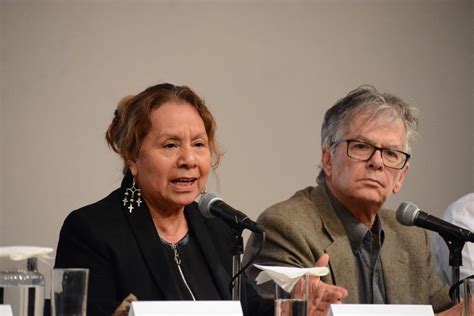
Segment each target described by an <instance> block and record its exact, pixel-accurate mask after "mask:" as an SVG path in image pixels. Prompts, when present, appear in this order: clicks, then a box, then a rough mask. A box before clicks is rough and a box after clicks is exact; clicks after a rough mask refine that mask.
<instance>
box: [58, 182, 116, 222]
mask: <svg viewBox="0 0 474 316" xmlns="http://www.w3.org/2000/svg"><path fill="white" fill-rule="evenodd" d="M119 191H120V189H117V190H115V191H113V192H111V193H110V194H109V195H108V196H106V197H104V198H103V199H101V200H99V201H97V202H94V203H91V204H88V205H85V206H82V207H80V208H78V209H76V210H73V211H71V212H70V213H69V214H68V215H67V217H66V220H65V223H66V222H69V221H79V220H83V221H84V220H86V221H91V222H97V221H101V220H107V221H110V220H111V219H112V218H114V217H116V216H119V215H120V213H121V212H120V211H121V201H120V192H119Z"/></svg>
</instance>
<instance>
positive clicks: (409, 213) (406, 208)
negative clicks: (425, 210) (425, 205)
mask: <svg viewBox="0 0 474 316" xmlns="http://www.w3.org/2000/svg"><path fill="white" fill-rule="evenodd" d="M419 211H420V209H419V208H418V206H416V204H415V203H413V202H403V203H402V204H400V206H399V207H398V209H397V221H398V222H399V223H400V224H402V225H405V226H412V225H413V224H414V223H415V218H416V216H417V215H418V212H419Z"/></svg>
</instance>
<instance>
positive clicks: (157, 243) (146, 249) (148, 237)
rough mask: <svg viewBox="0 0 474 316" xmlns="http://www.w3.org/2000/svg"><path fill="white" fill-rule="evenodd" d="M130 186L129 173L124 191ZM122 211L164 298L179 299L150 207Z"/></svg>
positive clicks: (124, 207)
mask: <svg viewBox="0 0 474 316" xmlns="http://www.w3.org/2000/svg"><path fill="white" fill-rule="evenodd" d="M130 177H131V175H130ZM130 186H131V179H129V177H128V175H127V176H126V177H125V178H124V180H123V182H122V192H125V187H130ZM122 211H123V212H124V213H125V216H126V217H127V219H128V221H129V223H130V227H131V230H132V232H133V234H134V235H135V239H136V242H137V243H138V246H139V248H140V251H141V253H142V255H143V260H144V261H145V263H146V265H147V267H148V270H149V272H150V274H151V276H152V277H153V280H154V281H155V284H156V286H157V288H158V289H159V290H160V291H161V293H162V294H163V299H165V300H177V299H178V298H179V296H178V288H177V280H176V279H175V277H174V274H173V273H171V272H170V271H172V269H171V267H170V265H169V264H168V261H167V260H164V256H165V252H164V249H163V244H162V242H161V240H160V236H159V235H158V233H157V231H156V228H155V225H154V224H153V219H152V218H151V214H150V211H149V209H148V207H147V206H146V204H145V203H143V204H142V205H141V206H140V207H138V208H137V207H135V209H134V210H133V211H132V212H131V213H130V212H129V209H128V208H127V207H126V206H123V207H122Z"/></svg>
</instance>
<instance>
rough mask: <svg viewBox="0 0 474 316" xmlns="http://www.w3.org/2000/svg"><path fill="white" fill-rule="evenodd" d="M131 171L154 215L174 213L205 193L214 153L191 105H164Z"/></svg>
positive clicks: (156, 113) (153, 116) (153, 118)
mask: <svg viewBox="0 0 474 316" xmlns="http://www.w3.org/2000/svg"><path fill="white" fill-rule="evenodd" d="M150 119H151V123H152V126H151V129H150V132H149V133H148V134H147V135H146V136H145V138H144V139H143V143H142V146H141V148H140V151H139V153H138V157H137V158H136V160H135V161H130V162H129V165H130V169H131V171H132V174H133V175H134V176H135V178H136V181H137V184H138V188H140V189H141V193H142V196H143V198H144V199H145V201H146V202H147V205H148V206H149V207H150V209H151V210H152V211H158V212H160V213H163V212H164V213H168V212H174V211H178V210H180V209H182V208H183V207H184V206H185V205H188V204H190V203H192V202H193V201H194V200H195V199H196V197H197V196H198V195H199V194H200V193H201V192H202V191H203V190H204V188H205V186H206V182H207V177H208V174H209V170H210V169H211V152H210V149H209V140H208V138H207V133H206V129H205V127H204V122H203V120H202V118H201V117H200V116H199V113H198V112H197V110H196V109H195V108H194V107H192V106H191V105H190V104H189V103H187V102H184V101H182V102H179V101H178V102H176V101H170V102H166V103H163V104H162V105H161V106H160V107H158V108H157V109H155V110H153V112H152V113H151V117H150Z"/></svg>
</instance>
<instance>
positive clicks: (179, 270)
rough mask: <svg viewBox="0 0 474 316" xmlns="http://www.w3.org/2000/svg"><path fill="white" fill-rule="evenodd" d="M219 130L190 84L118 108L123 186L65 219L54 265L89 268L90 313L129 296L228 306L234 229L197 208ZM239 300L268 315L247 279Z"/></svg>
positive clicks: (111, 134)
mask: <svg viewBox="0 0 474 316" xmlns="http://www.w3.org/2000/svg"><path fill="white" fill-rule="evenodd" d="M215 129H216V126H215V122H214V118H213V116H212V115H211V113H210V112H209V110H208V109H207V107H206V106H205V104H204V102H203V101H202V100H201V99H200V98H199V97H198V96H197V95H196V94H195V93H194V92H193V91H192V90H191V89H189V88H188V87H186V86H174V85H172V84H167V83H165V84H159V85H156V86H153V87H150V88H148V89H146V90H145V91H143V92H141V93H139V94H138V95H136V96H132V97H127V98H125V99H123V100H122V101H121V102H120V103H119V105H118V107H117V110H116V111H115V117H114V119H113V121H112V123H111V124H110V126H109V129H108V131H107V134H106V138H107V142H108V144H109V146H110V147H111V148H112V149H113V150H114V151H116V152H117V153H118V154H119V155H120V156H121V157H122V159H123V161H124V170H123V172H124V175H125V176H124V178H123V181H122V184H121V186H120V188H118V189H117V190H115V191H113V192H112V193H111V194H110V195H109V196H107V197H106V198H104V199H102V200H100V201H99V202H96V203H94V204H91V205H88V206H85V207H83V208H81V209H78V210H76V211H73V212H72V213H71V214H69V216H68V217H67V218H66V220H65V222H64V225H63V227H62V229H61V233H60V238H59V244H58V249H57V256H56V263H55V267H57V268H63V267H85V268H89V269H90V283H89V295H88V314H89V315H104V314H109V315H110V314H112V313H113V312H114V311H115V310H116V309H117V307H118V306H119V305H120V306H121V307H123V306H125V305H126V304H127V303H128V302H129V301H131V300H134V299H139V300H230V299H231V293H230V290H229V281H230V279H231V276H232V254H231V250H230V249H229V245H230V244H231V239H232V232H231V229H230V228H229V227H228V226H227V225H226V224H225V223H224V222H223V221H221V220H220V219H217V218H214V219H208V218H205V217H203V216H202V215H201V214H200V212H199V209H198V207H197V204H196V203H195V202H194V200H195V199H196V198H197V197H198V196H199V195H200V194H201V193H202V192H203V191H204V190H205V187H206V182H207V178H208V175H209V171H210V170H211V168H215V167H217V165H218V163H219V159H220V156H221V154H220V152H219V149H218V147H217V145H216V141H215V136H214V135H215ZM321 297H322V296H321ZM331 299H334V300H335V299H337V298H335V297H334V296H332V297H331ZM241 303H242V308H243V311H244V314H246V315H252V314H253V315H264V314H271V313H272V312H273V310H272V309H273V305H272V302H268V301H264V300H262V299H261V297H260V296H258V294H257V292H256V291H255V290H254V288H253V286H252V285H251V283H249V282H248V281H247V280H246V279H244V283H243V286H242V290H241ZM117 310H118V311H119V310H121V308H119V309H117Z"/></svg>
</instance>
